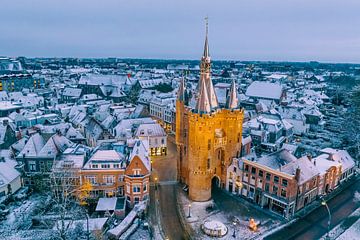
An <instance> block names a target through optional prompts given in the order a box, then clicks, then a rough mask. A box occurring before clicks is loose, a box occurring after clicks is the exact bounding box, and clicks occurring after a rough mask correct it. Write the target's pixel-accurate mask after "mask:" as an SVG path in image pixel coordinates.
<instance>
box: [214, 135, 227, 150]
mask: <svg viewBox="0 0 360 240" xmlns="http://www.w3.org/2000/svg"><path fill="white" fill-rule="evenodd" d="M226 144H227V137H220V138H215V142H214V147H215V149H216V148H219V147H224V146H225V145H226Z"/></svg>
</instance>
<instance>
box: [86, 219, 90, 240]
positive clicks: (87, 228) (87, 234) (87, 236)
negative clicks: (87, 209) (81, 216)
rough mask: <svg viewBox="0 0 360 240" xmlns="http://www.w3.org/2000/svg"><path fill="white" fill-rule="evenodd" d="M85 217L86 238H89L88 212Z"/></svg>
mask: <svg viewBox="0 0 360 240" xmlns="http://www.w3.org/2000/svg"><path fill="white" fill-rule="evenodd" d="M85 217H86V239H87V240H89V239H90V233H89V214H87V213H86V214H85Z"/></svg>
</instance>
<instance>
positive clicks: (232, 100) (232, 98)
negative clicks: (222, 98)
mask: <svg viewBox="0 0 360 240" xmlns="http://www.w3.org/2000/svg"><path fill="white" fill-rule="evenodd" d="M238 104H239V99H238V97H237V90H236V84H235V80H234V79H233V81H232V83H231V87H230V92H229V95H228V97H227V101H226V107H227V108H229V109H235V108H237V107H238Z"/></svg>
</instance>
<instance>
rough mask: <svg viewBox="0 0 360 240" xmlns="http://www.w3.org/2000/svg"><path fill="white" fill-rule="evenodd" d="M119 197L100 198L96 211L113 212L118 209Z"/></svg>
mask: <svg viewBox="0 0 360 240" xmlns="http://www.w3.org/2000/svg"><path fill="white" fill-rule="evenodd" d="M116 202H117V197H112V198H99V201H98V203H97V205H96V210H95V211H111V210H112V211H113V210H115V208H116Z"/></svg>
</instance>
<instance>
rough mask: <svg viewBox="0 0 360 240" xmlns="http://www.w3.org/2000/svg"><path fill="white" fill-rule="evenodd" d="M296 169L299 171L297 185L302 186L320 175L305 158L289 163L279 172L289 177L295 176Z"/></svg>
mask: <svg viewBox="0 0 360 240" xmlns="http://www.w3.org/2000/svg"><path fill="white" fill-rule="evenodd" d="M297 168H299V169H300V180H299V184H303V183H305V182H307V181H309V180H311V179H313V178H314V177H316V176H317V175H319V174H320V172H319V170H318V169H317V167H316V166H315V165H314V164H313V163H312V162H311V160H310V159H309V158H308V157H307V156H304V157H302V158H299V159H297V160H296V161H292V162H290V163H289V164H287V165H285V166H284V167H283V168H282V169H281V171H282V172H285V173H288V174H290V175H295V173H296V169H297Z"/></svg>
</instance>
